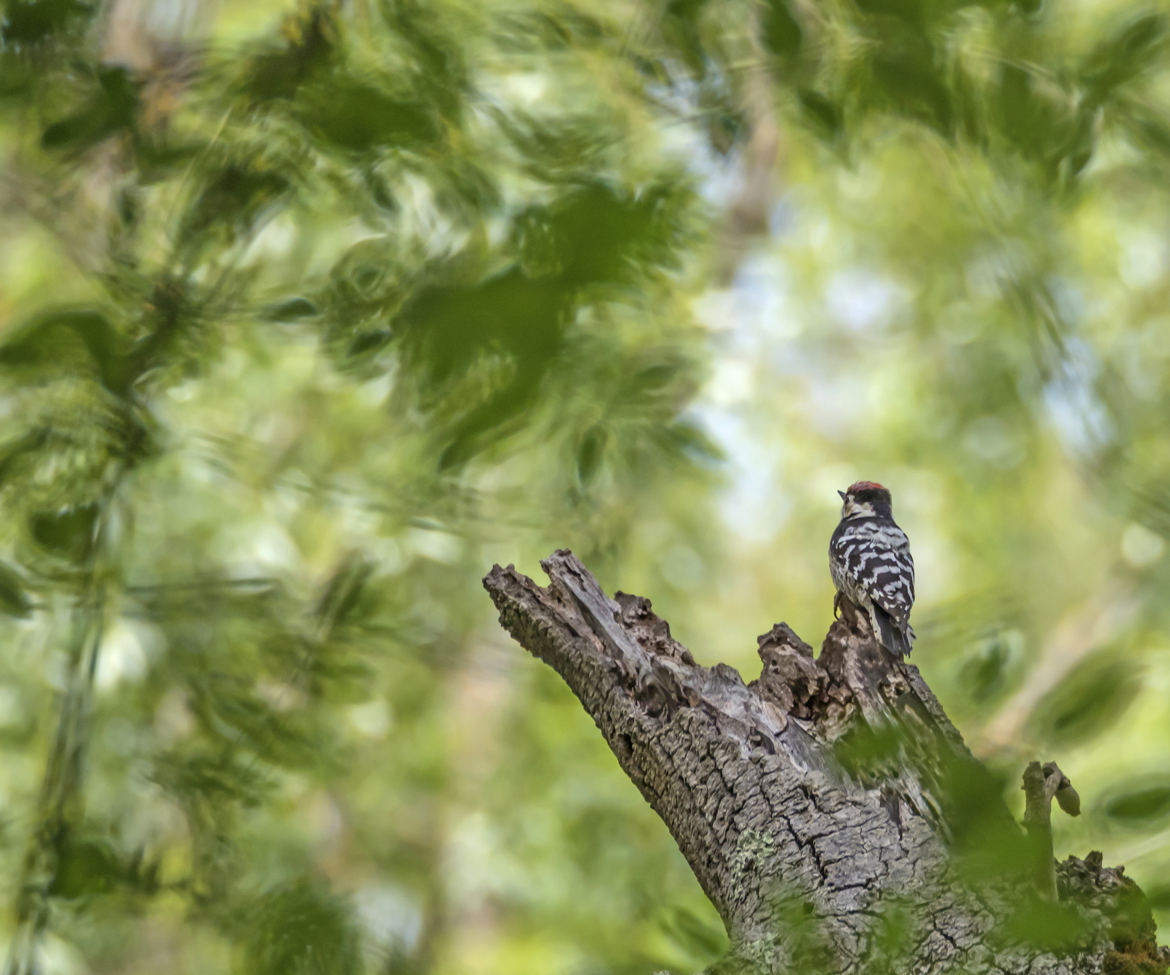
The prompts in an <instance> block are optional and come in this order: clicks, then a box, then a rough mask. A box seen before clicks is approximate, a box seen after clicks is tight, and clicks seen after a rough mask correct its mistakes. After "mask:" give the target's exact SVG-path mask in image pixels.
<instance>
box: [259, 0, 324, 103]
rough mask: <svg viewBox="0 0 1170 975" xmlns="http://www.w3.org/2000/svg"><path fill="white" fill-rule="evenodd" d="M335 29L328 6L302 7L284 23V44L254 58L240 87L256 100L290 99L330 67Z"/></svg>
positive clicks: (318, 4) (312, 4)
mask: <svg viewBox="0 0 1170 975" xmlns="http://www.w3.org/2000/svg"><path fill="white" fill-rule="evenodd" d="M335 30H336V28H335V26H334V24H333V20H332V16H331V14H330V12H329V5H328V4H327V3H325V2H317V3H311V4H307V5H303V6H302V7H301V9H300V10H298V11H297V12H296V13H293V14H290V15H289V16H288V17H287V18H286V20H285V22H284V36H285V39H286V42H287V43H286V45H285V46H284V47H281V48H274V49H270V50H267V51H264V52H262V53H260V54H258V55H256V56H254V57H253V58H252V59H251V61H250V62H249V63H248V64H247V66H246V68H245V70H244V79H243V84H242V88H243V90H244V92H245V93H246V94H247V95H248V96H249V97H250V98H252V99H254V100H256V101H268V100H271V99H278V98H280V99H285V98H291V97H292V96H293V95H295V94H296V92H297V89H298V88H299V87H300V86H301V84H302V83H303V82H305V81H306V80H308V79H309V78H311V77H312V76H313V75H314V74H316V73H317V72H318V71H319V70H321V69H322V68H324V67H326V66H327V65H328V64H329V61H330V59H331V56H332V54H333V49H334V39H333V33H334V31H335Z"/></svg>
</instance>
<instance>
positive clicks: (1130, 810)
mask: <svg viewBox="0 0 1170 975" xmlns="http://www.w3.org/2000/svg"><path fill="white" fill-rule="evenodd" d="M1167 813H1170V784H1149V783H1143V784H1141V785H1137V786H1134V787H1131V788H1130V789H1128V790H1123V791H1120V792H1118V793H1117V794H1116V795H1114V796H1113V797H1112V798H1110V799H1109V800H1108V801H1106V803H1105V815H1107V816H1109V817H1111V818H1112V819H1116V820H1121V821H1123V822H1125V823H1127V824H1128V825H1137V824H1138V823H1139V822H1140V821H1142V820H1151V819H1158V820H1164V819H1165V817H1166V814H1167Z"/></svg>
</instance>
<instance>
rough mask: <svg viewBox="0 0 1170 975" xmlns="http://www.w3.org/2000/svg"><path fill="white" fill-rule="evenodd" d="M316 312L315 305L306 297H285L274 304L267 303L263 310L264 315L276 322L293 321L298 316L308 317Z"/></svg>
mask: <svg viewBox="0 0 1170 975" xmlns="http://www.w3.org/2000/svg"><path fill="white" fill-rule="evenodd" d="M316 314H318V312H317V306H316V305H315V304H313V302H311V301H310V300H309V299H308V298H302V297H296V298H286V299H285V300H284V301H281V302H278V303H277V304H275V305H269V306H268V307H267V308H266V309H265V310H264V317H265V318H269V319H272V320H274V321H278V322H285V321H293V320H296V319H298V318H309V317H311V316H313V315H316Z"/></svg>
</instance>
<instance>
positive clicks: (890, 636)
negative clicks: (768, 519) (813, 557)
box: [829, 481, 914, 657]
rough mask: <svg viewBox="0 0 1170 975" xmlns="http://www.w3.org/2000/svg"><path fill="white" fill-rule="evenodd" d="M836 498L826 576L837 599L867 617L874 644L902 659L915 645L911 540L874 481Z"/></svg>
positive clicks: (835, 606)
mask: <svg viewBox="0 0 1170 975" xmlns="http://www.w3.org/2000/svg"><path fill="white" fill-rule="evenodd" d="M837 493H838V494H839V495H841V501H842V505H841V521H840V523H839V524H838V525H837V528H836V530H835V531H834V532H833V538H832V540H831V541H830V542H829V571H830V573H831V574H832V576H833V585H834V586H836V588H837V593H836V595H835V596H834V597H833V615H834V616H836V615H837V613H838V612H839V610H840V604H841V598H842V597H844V598H845V599H848V600H849V602H851V603H852V604H853V605H854V606H856V607H857V608H858V609H860V610H862V611H863V612H865V613H866V615H867V616H868V617H869V621H870V625H871V628H872V630H873V632H874V634H875V635H876V636H877V638H878V640H879V641H880V642H881V644H882V646H884V647H885V648H886V649H887V650H889V651H890V653H892V654H894V655H895V656H897V657H903V656H905V655H906V654H908V653H909V652H910V647H911V646H912V645H913V643H914V630H913V629H912V628H911V626H910V610H911V608H912V607H913V606H914V559H913V558H912V557H911V555H910V539H908V538H907V537H906V533H905V532H904V531H902V529H901V528H899V527H898V524H897V522H895V521H894V509H893V500H892V498H891V496H890V492H889V490H888V489H886V488H884V487H882V486H881V485H880V484H878V483H876V482H874V481H857V482H856V483H855V484H851V485H850V486H849V487H848V488H846V489H845V490H844V491H838V492H837Z"/></svg>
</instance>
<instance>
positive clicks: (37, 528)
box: [29, 504, 98, 562]
mask: <svg viewBox="0 0 1170 975" xmlns="http://www.w3.org/2000/svg"><path fill="white" fill-rule="evenodd" d="M97 517H98V506H97V505H96V504H87V505H80V506H78V507H75V508H67V509H65V510H62V511H47V512H42V513H41V514H37V515H34V516H33V517H32V520H31V523H30V525H29V527H30V529H31V531H32V535H33V538H35V539H36V540H37V542H39V543H40V544H41V546H42V547H44V548H45V549H46V550H48V551H49V552H52V553H53V554H54V555H57V556H60V557H61V558H65V559H68V560H69V561H71V562H81V561H82V560H83V559H84V558H85V557H86V556H87V555H88V554H89V553H90V551H91V549H92V547H93V543H94V529H95V526H96V525H97Z"/></svg>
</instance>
